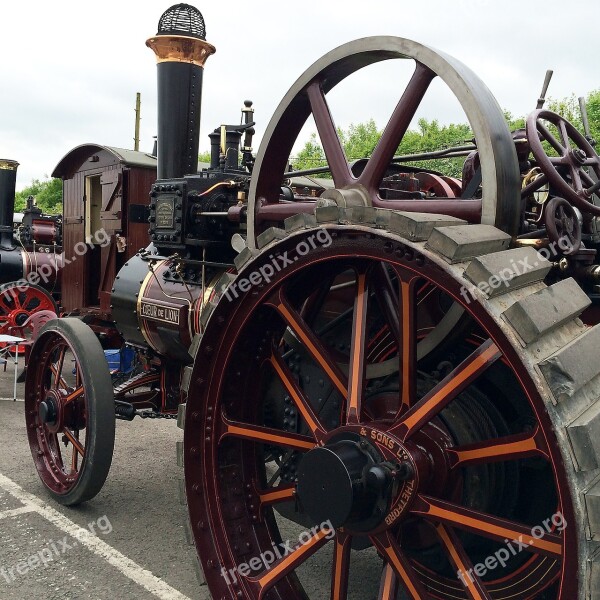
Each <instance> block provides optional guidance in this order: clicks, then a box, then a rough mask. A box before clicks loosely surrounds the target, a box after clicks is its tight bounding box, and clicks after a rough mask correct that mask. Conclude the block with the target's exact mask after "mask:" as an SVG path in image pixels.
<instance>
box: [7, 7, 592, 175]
mask: <svg viewBox="0 0 600 600" xmlns="http://www.w3.org/2000/svg"><path fill="white" fill-rule="evenodd" d="M195 5H196V6H197V7H198V8H199V9H200V10H201V11H202V12H203V14H204V17H205V19H206V23H207V39H208V40H209V41H210V42H211V43H213V44H214V45H215V46H216V47H217V54H216V55H215V56H213V57H211V58H209V60H208V63H207V65H206V72H205V78H204V91H203V110H202V130H201V141H200V146H201V148H204V149H208V140H207V138H206V135H207V134H208V132H209V131H211V130H212V129H214V128H215V127H216V126H217V125H219V124H220V123H221V122H237V121H238V120H239V114H240V113H239V109H240V107H241V106H242V102H243V100H244V99H246V98H251V99H252V100H253V101H254V103H255V108H256V119H257V121H258V126H257V131H258V133H259V134H260V133H261V132H262V131H264V129H265V127H266V125H267V123H268V120H269V118H270V116H271V114H272V113H273V112H274V110H275V108H276V106H277V104H278V103H279V101H280V99H281V98H282V97H283V95H284V94H285V92H286V91H287V90H288V88H289V87H290V86H291V84H292V83H293V82H294V81H295V80H296V78H297V77H298V76H299V75H300V74H301V73H302V72H303V71H304V70H305V69H306V68H307V67H308V66H309V65H310V64H311V63H312V62H313V61H315V60H316V59H318V58H319V57H320V56H322V55H323V54H325V53H326V52H328V51H329V50H331V49H333V48H334V47H336V46H338V45H340V44H342V43H345V42H348V41H350V40H352V39H356V38H360V37H365V36H369V35H398V36H402V37H407V38H411V39H414V40H417V41H419V42H422V43H426V44H429V45H431V46H434V47H436V48H439V49H440V50H443V51H444V52H446V53H447V54H450V55H453V56H456V57H457V58H458V59H460V60H461V61H463V62H464V63H465V64H467V65H469V66H471V67H472V68H473V70H474V71H475V72H476V73H477V74H478V75H479V76H480V77H481V78H482V79H483V81H484V82H485V83H486V84H487V85H488V87H489V88H490V89H491V90H492V92H493V93H494V94H495V95H496V97H497V99H498V102H499V103H500V105H501V106H503V107H504V108H507V109H509V110H510V111H511V112H513V114H515V115H524V114H526V113H527V112H528V111H530V110H531V109H532V108H533V107H534V105H535V101H536V100H537V96H538V94H539V91H540V88H541V84H542V81H543V77H544V73H545V70H546V69H547V68H554V69H555V71H556V73H555V77H554V80H553V82H552V85H551V88H550V94H551V96H552V97H555V98H561V97H564V96H567V95H570V94H571V93H575V94H576V95H580V94H585V93H587V92H589V91H591V90H592V89H594V88H596V87H598V85H599V84H598V80H597V66H596V61H597V51H596V50H597V48H596V49H594V48H593V46H594V45H597V42H595V41H594V37H593V36H591V35H587V34H586V35H583V33H582V32H581V31H578V30H570V29H569V23H573V24H575V25H576V26H577V27H578V28H579V29H581V28H582V26H583V24H584V23H595V22H596V21H597V20H598V17H599V16H600V5H598V3H597V1H596V0H581V1H580V2H578V3H577V5H576V9H575V8H569V9H568V10H569V13H566V12H565V11H566V9H565V5H564V3H563V2H559V0H547V1H544V2H542V1H541V0H535V1H533V2H528V3H524V2H517V0H505V1H504V2H502V3H497V2H493V1H492V0H455V1H454V2H447V1H442V0H438V1H434V0H420V1H416V0H412V1H411V2H406V1H404V2H398V1H395V2H392V1H384V0H370V1H369V2H364V1H363V0H360V1H359V0H346V1H345V2H341V1H339V0H338V1H329V2H324V1H323V0H321V1H319V2H317V1H315V0H309V1H306V2H303V3H282V2H275V1H274V0H264V1H261V2H254V3H248V2H246V1H244V2H241V1H240V0H230V2H227V3H221V2H208V3H206V4H205V5H203V4H200V3H195ZM23 6H25V7H26V12H24V9H23ZM168 6H169V3H168V2H163V1H160V2H159V1H158V0H148V1H146V2H131V1H124V0H121V1H118V2H117V1H116V0H104V1H103V2H102V3H101V4H97V3H96V4H94V3H89V2H80V1H77V2H75V1H72V0H68V1H64V0H63V1H61V2H55V3H48V2H41V1H39V0H32V1H31V2H28V3H27V4H26V5H22V4H21V5H18V4H17V3H6V4H5V5H3V6H2V9H1V14H2V22H3V33H2V36H1V37H0V55H1V56H2V57H3V63H2V68H1V69H0V77H1V86H0V157H1V158H14V159H16V160H18V161H19V162H20V163H21V166H20V167H19V171H18V184H19V186H20V187H22V186H24V185H26V184H27V183H28V182H29V181H30V180H31V179H32V178H34V177H43V176H44V175H47V174H49V173H50V172H51V171H52V169H53V168H54V166H55V165H56V163H57V162H58V160H59V159H60V158H61V157H62V156H63V155H64V154H66V153H67V152H68V151H69V150H70V149H71V148H72V147H74V146H76V145H79V144H80V143H84V142H95V143H101V144H107V145H113V146H123V147H132V144H133V140H132V138H133V128H134V110H133V109H134V103H135V93H136V92H138V91H140V92H141V93H142V129H141V136H142V148H143V149H147V150H150V149H151V147H152V136H153V135H154V134H155V132H156V126H155V121H156V90H155V85H156V84H155V80H156V74H155V67H154V58H153V55H152V52H151V51H150V50H149V49H148V48H146V47H145V40H146V39H147V38H148V37H150V36H151V35H153V34H154V33H155V32H156V26H157V23H158V19H159V17H160V15H161V14H162V12H163V11H164V10H166V9H167V8H168ZM565 36H566V37H565ZM373 71H374V75H373V76H372V77H371V78H369V77H368V76H366V77H365V79H364V81H362V82H361V83H360V84H357V86H356V87H355V88H354V91H353V92H352V93H351V94H350V95H349V96H348V97H347V98H346V99H344V98H343V97H342V98H341V99H336V102H335V105H336V113H335V114H336V119H337V121H338V123H339V124H341V125H344V126H345V125H346V124H348V123H350V122H352V121H354V122H358V121H361V120H365V119H366V118H369V117H371V116H373V117H374V118H376V120H377V121H378V123H379V124H380V125H383V124H384V122H385V120H386V114H387V112H388V111H389V106H390V105H391V104H393V102H394V101H395V99H396V98H397V97H399V95H400V93H401V90H402V86H401V85H400V83H399V82H398V83H397V82H396V81H395V80H394V79H393V78H391V79H390V78H388V79H386V78H384V77H382V76H381V74H379V75H378V74H377V73H378V71H377V69H373ZM349 85H350V84H349ZM349 89H353V88H352V86H350V87H349ZM364 92H368V93H367V94H365V93H364ZM361 95H364V96H367V97H368V98H369V99H368V101H367V102H365V103H363V106H362V107H361V106H360V102H359V101H358V100H357V98H358V97H359V96H361ZM338 100H339V101H338ZM384 104H385V105H386V107H385V109H384V107H383V105H384ZM450 105H451V103H448V102H441V101H436V100H431V101H430V100H428V101H427V102H426V103H424V104H423V108H424V109H427V111H431V112H430V113H427V114H424V115H423V116H427V117H428V118H438V119H439V120H440V121H442V122H443V121H449V120H454V119H455V118H456V111H455V109H453V108H451V106H450Z"/></svg>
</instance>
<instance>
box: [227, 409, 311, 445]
mask: <svg viewBox="0 0 600 600" xmlns="http://www.w3.org/2000/svg"><path fill="white" fill-rule="evenodd" d="M226 436H231V437H236V438H241V439H243V440H249V441H251V442H258V443H263V444H274V445H276V446H283V447H284V448H292V449H293V450H301V451H307V450H311V449H312V448H314V447H315V440H314V439H313V438H311V437H308V436H306V435H299V434H297V433H288V432H287V431H281V430H280V429H273V428H271V427H262V426H260V425H250V424H248V423H238V422H236V421H229V420H228V419H226V418H225V417H223V433H222V436H221V437H226Z"/></svg>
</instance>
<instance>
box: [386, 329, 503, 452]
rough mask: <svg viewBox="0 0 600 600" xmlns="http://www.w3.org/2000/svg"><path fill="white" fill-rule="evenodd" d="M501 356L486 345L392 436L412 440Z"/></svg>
mask: <svg viewBox="0 0 600 600" xmlns="http://www.w3.org/2000/svg"><path fill="white" fill-rule="evenodd" d="M500 356H501V353H500V350H499V349H498V347H497V346H496V345H495V344H494V343H493V342H492V340H491V339H490V340H487V342H484V343H483V344H482V345H481V346H479V348H477V350H475V352H473V353H472V354H471V355H470V356H469V357H467V358H466V359H465V360H463V362H462V363H460V365H458V367H456V369H454V370H453V371H452V372H451V373H450V374H449V375H448V376H447V377H445V378H444V379H443V380H442V381H440V383H438V384H437V385H436V386H435V387H434V388H433V389H432V390H431V391H430V392H428V393H427V394H426V395H425V396H424V397H423V398H422V399H421V400H420V401H419V402H418V403H417V404H416V405H415V406H414V407H412V408H411V409H410V411H409V412H407V413H406V414H405V415H404V417H403V418H402V420H401V421H400V422H399V423H398V424H397V425H395V426H394V427H392V429H391V432H393V433H394V434H395V435H397V436H399V437H400V438H401V439H402V440H403V441H405V440H407V439H408V438H410V436H411V435H412V434H414V433H415V432H416V431H418V430H419V429H420V428H421V427H422V426H423V425H424V424H425V423H428V422H429V421H430V420H431V419H432V418H433V417H434V416H436V415H437V414H438V413H439V412H440V411H441V410H442V409H443V408H444V407H445V406H447V405H448V404H449V403H450V402H452V400H454V398H456V397H457V396H458V395H459V394H460V393H461V392H462V391H464V390H465V389H466V388H467V387H468V386H469V385H470V384H471V383H472V382H473V381H474V380H475V379H477V377H479V376H480V375H481V374H482V373H483V372H484V371H486V370H487V369H488V368H489V367H490V366H491V365H493V364H494V363H495V362H496V360H498V358H500Z"/></svg>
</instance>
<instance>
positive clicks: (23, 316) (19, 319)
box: [15, 312, 29, 327]
mask: <svg viewBox="0 0 600 600" xmlns="http://www.w3.org/2000/svg"><path fill="white" fill-rule="evenodd" d="M27 319H29V313H25V312H22V313H19V314H18V315H17V316H16V317H15V323H16V324H17V325H18V326H19V327H23V325H25V322H26V321H27Z"/></svg>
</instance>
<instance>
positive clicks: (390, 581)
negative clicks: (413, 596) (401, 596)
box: [377, 563, 400, 600]
mask: <svg viewBox="0 0 600 600" xmlns="http://www.w3.org/2000/svg"><path fill="white" fill-rule="evenodd" d="M399 587H400V586H399V581H398V576H397V575H396V571H394V569H393V568H392V567H391V566H390V564H389V563H386V565H385V566H384V567H383V572H382V574H381V584H380V585H379V594H378V595H377V600H396V598H397V597H398V592H399Z"/></svg>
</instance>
